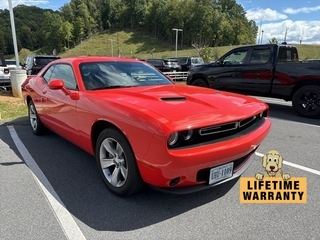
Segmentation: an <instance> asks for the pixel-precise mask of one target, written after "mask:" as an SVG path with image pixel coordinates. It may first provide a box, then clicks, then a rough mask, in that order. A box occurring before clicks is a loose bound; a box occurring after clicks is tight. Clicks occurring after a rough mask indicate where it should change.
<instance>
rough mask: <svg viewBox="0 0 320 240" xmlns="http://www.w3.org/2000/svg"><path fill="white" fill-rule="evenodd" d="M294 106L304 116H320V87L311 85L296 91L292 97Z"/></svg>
mask: <svg viewBox="0 0 320 240" xmlns="http://www.w3.org/2000/svg"><path fill="white" fill-rule="evenodd" d="M292 106H293V108H294V110H295V111H296V112H297V113H298V114H300V115H301V116H303V117H308V118H314V117H317V116H320V87H319V86H315V85H310V86H305V87H302V88H301V89H299V90H298V91H296V92H295V94H294V95H293V98H292Z"/></svg>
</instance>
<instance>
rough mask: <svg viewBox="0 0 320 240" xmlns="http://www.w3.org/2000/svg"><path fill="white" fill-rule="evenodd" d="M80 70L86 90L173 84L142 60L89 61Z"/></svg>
mask: <svg viewBox="0 0 320 240" xmlns="http://www.w3.org/2000/svg"><path fill="white" fill-rule="evenodd" d="M80 71H81V75H82V79H83V83H84V85H85V87H86V89H87V90H98V89H107V88H120V87H136V86H151V85H168V84H173V82H172V81H170V80H169V79H168V78H167V77H166V76H164V75H162V74H161V73H160V72H159V71H157V70H156V69H155V68H154V67H151V66H149V65H148V64H145V63H143V62H89V63H82V64H81V65H80Z"/></svg>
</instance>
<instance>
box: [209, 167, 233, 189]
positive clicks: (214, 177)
mask: <svg viewBox="0 0 320 240" xmlns="http://www.w3.org/2000/svg"><path fill="white" fill-rule="evenodd" d="M232 172H233V162H231V163H227V164H225V165H221V166H219V167H215V168H211V169H210V175H209V184H213V183H216V182H219V181H221V180H223V179H226V178H230V177H232Z"/></svg>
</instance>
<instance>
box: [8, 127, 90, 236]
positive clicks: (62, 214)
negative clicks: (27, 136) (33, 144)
mask: <svg viewBox="0 0 320 240" xmlns="http://www.w3.org/2000/svg"><path fill="white" fill-rule="evenodd" d="M8 129H9V132H10V135H11V138H12V140H13V141H14V143H15V145H16V147H17V149H18V151H19V152H20V154H21V156H22V158H23V160H24V162H25V163H26V164H27V166H28V167H29V169H30V170H31V172H32V174H33V177H34V179H35V180H36V182H37V183H38V185H39V187H40V189H41V190H42V191H43V193H44V195H45V196H46V198H47V201H48V203H49V205H50V207H51V209H52V211H53V213H54V215H55V217H56V218H57V220H58V222H59V224H60V226H61V228H62V230H63V232H64V234H65V235H66V237H67V238H68V239H75V240H82V239H83V240H85V239H86V238H85V236H84V235H83V233H82V231H81V230H80V228H79V226H78V225H77V223H76V222H75V220H74V219H73V217H72V215H71V214H70V212H69V211H68V210H67V209H66V207H65V205H64V204H63V202H62V201H61V199H60V197H59V196H58V194H57V193H56V191H55V190H54V189H53V187H52V185H51V184H50V182H49V180H48V179H47V178H46V176H45V175H44V173H43V172H42V171H41V169H40V168H39V166H38V165H37V163H36V162H35V160H34V159H33V158H32V156H31V155H30V153H29V151H28V150H27V148H26V147H25V146H24V144H23V143H22V141H21V140H20V138H19V136H18V134H17V132H16V131H15V129H14V127H13V126H8Z"/></svg>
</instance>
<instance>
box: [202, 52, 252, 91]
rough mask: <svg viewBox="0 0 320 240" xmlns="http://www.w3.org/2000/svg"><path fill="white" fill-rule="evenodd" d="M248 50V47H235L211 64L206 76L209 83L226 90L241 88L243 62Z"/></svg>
mask: <svg viewBox="0 0 320 240" xmlns="http://www.w3.org/2000/svg"><path fill="white" fill-rule="evenodd" d="M248 51H249V48H248V47H244V48H237V49H235V50H233V51H230V52H229V53H227V54H226V55H224V56H223V57H221V58H220V59H219V63H218V64H213V65H212V66H213V67H212V68H211V69H212V71H211V73H210V74H209V76H208V78H209V81H210V85H211V86H212V87H214V88H216V89H222V90H227V91H238V90H239V89H241V84H242V69H243V63H244V61H245V59H246V57H247V54H248Z"/></svg>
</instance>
